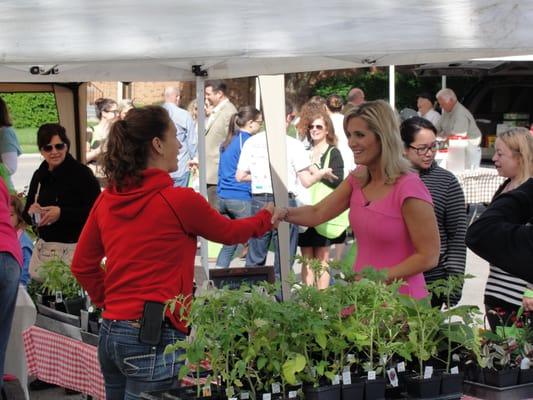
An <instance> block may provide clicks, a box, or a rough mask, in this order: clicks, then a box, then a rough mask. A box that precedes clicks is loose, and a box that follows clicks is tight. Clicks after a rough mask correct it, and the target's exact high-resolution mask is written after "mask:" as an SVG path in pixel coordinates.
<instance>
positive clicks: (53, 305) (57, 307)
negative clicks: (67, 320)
mask: <svg viewBox="0 0 533 400" xmlns="http://www.w3.org/2000/svg"><path fill="white" fill-rule="evenodd" d="M50 308H53V309H54V310H56V311H61V312H64V313H66V312H67V309H66V307H65V303H63V302H62V301H60V302H59V303H58V302H56V301H51V302H50Z"/></svg>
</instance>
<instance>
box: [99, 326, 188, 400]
mask: <svg viewBox="0 0 533 400" xmlns="http://www.w3.org/2000/svg"><path fill="white" fill-rule="evenodd" d="M182 339H185V335H184V334H183V333H181V332H180V331H178V330H176V329H174V328H170V327H168V326H166V325H165V327H164V328H163V331H162V334H161V341H160V342H159V344H158V345H157V346H151V345H149V344H144V343H141V342H139V328H138V327H135V326H133V325H132V322H130V321H114V320H108V319H104V321H103V323H102V327H101V328H100V337H99V342H98V358H99V360H100V368H101V369H102V374H103V375H104V382H105V392H106V399H107V400H134V399H139V396H140V394H141V393H142V392H149V391H154V390H166V389H173V388H176V387H178V386H179V382H178V379H177V377H178V372H179V369H180V367H181V365H182V364H183V361H179V360H178V357H179V355H180V354H181V352H174V353H170V354H167V355H164V354H163V352H164V350H165V347H166V346H167V345H169V344H173V343H175V342H176V341H178V340H182Z"/></svg>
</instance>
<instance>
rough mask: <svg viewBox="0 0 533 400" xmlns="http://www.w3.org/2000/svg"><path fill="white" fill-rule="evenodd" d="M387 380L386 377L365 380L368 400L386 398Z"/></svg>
mask: <svg viewBox="0 0 533 400" xmlns="http://www.w3.org/2000/svg"><path fill="white" fill-rule="evenodd" d="M386 387H387V381H386V380H385V378H376V379H374V380H371V381H369V380H368V379H367V380H365V399H366V400H380V399H384V398H385V389H386Z"/></svg>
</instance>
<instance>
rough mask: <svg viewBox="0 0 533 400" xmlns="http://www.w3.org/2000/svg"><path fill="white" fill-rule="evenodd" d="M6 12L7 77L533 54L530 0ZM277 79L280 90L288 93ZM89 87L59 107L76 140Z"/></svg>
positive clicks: (228, 2)
mask: <svg viewBox="0 0 533 400" xmlns="http://www.w3.org/2000/svg"><path fill="white" fill-rule="evenodd" d="M0 15H1V17H0V18H1V22H2V31H1V32H0V49H1V54H0V82H12V83H23V82H33V83H36V82H45V83H58V82H68V83H76V82H87V81H95V80H98V81H109V80H116V81H136V80H142V81H156V80H160V81H167V80H193V79H195V74H194V73H193V72H192V67H193V66H194V65H200V66H201V67H202V69H203V70H204V71H206V73H207V76H208V78H210V79H214V78H233V77H244V76H256V75H273V74H282V73H289V72H302V71H312V70H325V69H342V68H354V67H361V66H370V65H378V66H380V65H393V64H395V65H401V64H417V63H426V62H440V61H453V60H459V59H472V58H480V57H502V56H514V55H522V54H531V53H533V40H532V35H531V33H530V27H529V24H530V21H533V2H531V1H530V0H513V1H494V0H493V1H489V0H448V1H442V0H425V1H421V0H404V1H401V2H400V1H397V0H374V1H372V2H369V1H366V0H330V1H317V0H308V1H302V0H294V1H287V0H270V1H268V2H264V1H258V0H249V1H247V2H243V1H242V0H224V1H218V2H217V1H208V0H181V1H175V0H154V1H151V2H147V1H144V0H128V1H115V2H109V1H103V0H93V1H90V2H88V1H86V0H38V1H35V0H32V1H30V0H4V1H2V2H1V4H0ZM32 66H33V67H36V68H33V71H34V72H36V74H31V73H30V69H31V67H32ZM203 79H204V78H202V77H199V78H197V82H198V83H199V85H198V86H201V83H202V82H203ZM266 82H267V81H265V80H263V83H262V85H264V84H268V83H266ZM275 86H276V87H277V89H276V91H275V92H276V93H277V94H274V93H271V94H270V95H271V96H276V98H277V99H281V98H283V95H284V94H283V89H282V88H283V86H282V85H279V84H278V83H276V84H275ZM11 87H13V88H14V89H13V90H17V89H16V88H15V86H11ZM56 87H59V86H56ZM61 88H64V86H61ZM81 89H83V86H77V85H76V84H72V85H71V86H70V90H71V95H70V96H69V98H70V100H69V101H71V104H70V105H69V106H67V107H70V109H71V110H72V111H73V114H74V115H76V117H75V118H72V117H70V118H68V116H67V115H66V114H65V112H60V119H61V122H62V123H64V124H65V125H66V126H67V129H68V128H69V127H70V128H71V129H68V130H69V132H75V136H76V138H77V139H78V142H76V143H77V144H79V143H80V140H79V137H80V135H83V132H84V131H85V128H84V126H85V118H84V117H85V101H86V100H85V96H84V95H82V94H80V93H81V92H82V90H81ZM261 89H262V92H263V93H264V92H265V88H264V87H263V86H262V88H261ZM4 90H5V89H4ZM63 97H64V98H66V97H65V96H63ZM278 101H279V100H278ZM281 104H282V103H281ZM278 108H279V107H270V108H269V107H266V109H265V112H266V115H265V117H266V120H267V121H268V120H271V121H281V118H280V117H281V116H271V115H270V112H271V111H270V110H277V109H278ZM279 111H280V109H279V110H277V111H273V112H279ZM67 114H68V113H67ZM274 123H275V124H276V125H280V124H279V123H278V122H273V124H274ZM273 124H271V125H269V126H270V127H272V126H274V125H273ZM282 134H284V132H283V129H279V127H278V129H276V130H274V129H272V130H271V131H269V132H268V136H269V138H272V137H275V136H278V137H279V135H282ZM272 142H274V141H272ZM276 143H277V144H278V145H279V146H281V147H280V148H279V150H280V151H276V152H275V153H277V154H278V155H279V154H285V151H284V149H283V146H284V141H279V140H278V141H276ZM79 147H80V146H78V147H77V149H76V150H75V152H76V154H77V155H78V156H80V154H81V150H80V148H79ZM204 161H205V160H204ZM271 163H272V164H273V165H274V167H275V166H276V165H277V166H278V167H279V162H277V161H275V160H274V161H272V160H271ZM275 169H276V171H277V172H279V171H281V170H280V169H279V168H275ZM280 178H281V181H283V182H285V181H286V177H283V174H281V176H280ZM284 179H285V180H284ZM278 195H279V193H278ZM281 197H283V196H281ZM281 204H282V203H281ZM282 240H284V239H282Z"/></svg>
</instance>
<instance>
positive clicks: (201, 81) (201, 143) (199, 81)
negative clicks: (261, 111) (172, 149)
mask: <svg viewBox="0 0 533 400" xmlns="http://www.w3.org/2000/svg"><path fill="white" fill-rule="evenodd" d="M195 67H197V68H195ZM193 73H194V74H195V75H196V99H197V100H198V162H199V165H200V167H199V168H198V172H199V177H200V194H201V195H202V196H204V197H205V198H206V199H207V177H206V173H205V166H206V165H207V160H206V154H205V134H204V133H205V109H204V102H205V98H204V89H205V77H206V76H207V71H205V70H203V69H202V68H201V66H199V65H198V66H197V65H194V66H193ZM200 243H201V245H200V260H201V263H202V267H203V269H204V272H205V276H206V279H209V259H208V250H207V240H206V239H205V238H200Z"/></svg>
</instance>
